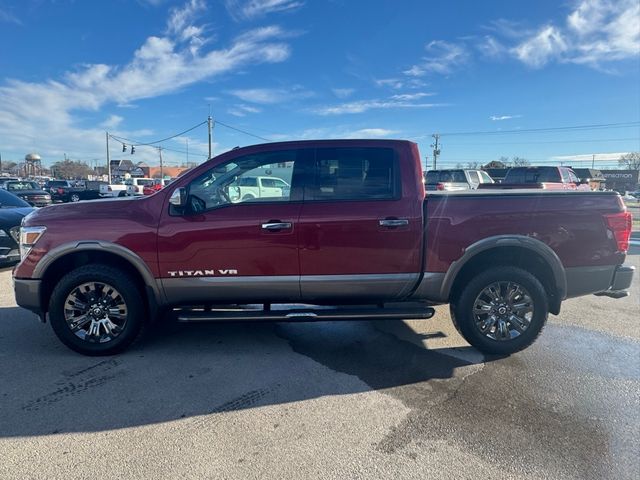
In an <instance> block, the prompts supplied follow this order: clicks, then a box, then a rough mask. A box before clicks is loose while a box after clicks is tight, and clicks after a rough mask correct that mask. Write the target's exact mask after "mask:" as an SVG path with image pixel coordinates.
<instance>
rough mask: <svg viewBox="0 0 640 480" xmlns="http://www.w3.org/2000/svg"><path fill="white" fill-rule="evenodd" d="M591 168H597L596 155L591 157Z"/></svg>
mask: <svg viewBox="0 0 640 480" xmlns="http://www.w3.org/2000/svg"><path fill="white" fill-rule="evenodd" d="M591 168H596V154H595V153H594V154H593V155H592V156H591Z"/></svg>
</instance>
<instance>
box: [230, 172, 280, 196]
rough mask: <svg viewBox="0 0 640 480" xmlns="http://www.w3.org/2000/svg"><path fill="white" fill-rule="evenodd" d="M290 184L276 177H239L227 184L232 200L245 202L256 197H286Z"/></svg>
mask: <svg viewBox="0 0 640 480" xmlns="http://www.w3.org/2000/svg"><path fill="white" fill-rule="evenodd" d="M290 191H291V185H289V184H288V183H287V182H285V181H284V180H282V179H281V178H278V177H241V178H239V179H238V180H237V181H236V182H234V183H233V184H231V185H230V186H229V197H230V198H231V201H232V202H241V201H242V202H247V201H251V200H253V199H256V198H265V197H266V198H274V197H288V196H289V194H290Z"/></svg>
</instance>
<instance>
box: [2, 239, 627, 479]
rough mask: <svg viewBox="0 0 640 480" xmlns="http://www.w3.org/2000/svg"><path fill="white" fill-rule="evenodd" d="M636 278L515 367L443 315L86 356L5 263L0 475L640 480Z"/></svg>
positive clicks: (558, 322)
mask: <svg viewBox="0 0 640 480" xmlns="http://www.w3.org/2000/svg"><path fill="white" fill-rule="evenodd" d="M634 250H635V251H633V252H632V253H633V255H631V256H630V258H629V263H632V264H635V265H636V266H638V265H639V263H640V262H639V261H638V260H639V258H640V257H639V256H638V253H640V248H639V247H634ZM639 286H640V283H639V282H638V276H637V275H636V278H635V279H634V285H633V290H632V295H631V296H630V297H627V298H625V299H622V300H613V299H609V298H603V297H595V296H590V297H583V298H579V299H574V300H570V301H567V302H565V303H564V304H563V311H562V313H561V315H560V316H559V317H554V316H551V317H550V321H549V323H548V325H547V327H546V329H545V331H544V332H543V334H542V336H541V337H540V339H539V340H538V341H537V342H536V343H535V344H534V345H533V346H532V347H531V348H529V349H527V350H526V351H524V352H521V353H519V354H516V355H513V356H511V357H509V358H489V357H485V356H483V355H481V354H479V353H478V352H477V351H475V350H473V349H472V348H470V347H468V346H466V344H465V342H464V340H462V339H461V338H460V337H459V336H458V334H457V333H456V332H455V330H454V329H453V327H452V325H451V323H450V319H449V316H448V311H447V308H445V307H439V308H438V312H437V315H436V316H435V317H434V318H433V319H431V320H428V321H406V322H375V323H374V322H343V323H304V324H291V323H289V324H281V323H280V324H255V323H253V324H235V325H234V324H223V325H194V326H184V327H182V326H177V325H166V326H164V327H163V328H162V329H160V330H159V331H156V332H153V333H152V334H151V335H149V336H148V337H147V338H146V339H144V340H143V341H142V342H140V343H138V344H137V345H136V346H135V347H134V348H132V349H131V350H129V351H127V352H126V353H124V354H122V355H118V356H114V357H103V358H89V357H83V356H81V355H78V354H75V353H73V352H71V351H69V350H67V349H66V348H65V347H64V346H63V345H62V344H61V343H60V342H58V340H57V339H56V338H55V337H54V335H53V333H52V331H51V329H50V327H49V326H48V325H41V324H39V323H38V321H37V319H36V317H35V316H34V315H32V314H30V313H28V312H27V311H25V310H21V309H19V308H17V307H16V305H15V301H14V298H13V292H12V286H11V274H10V270H9V269H4V270H0V321H1V322H2V330H1V333H0V458H1V459H2V461H1V462H0V478H2V479H25V478H48V479H57V478H60V479H62V478H65V479H68V478H92V479H93V478H101V479H102V478H105V479H109V478H113V479H116V478H117V479H121V478H134V477H135V478H154V479H157V478H243V479H244V478H296V479H300V478H340V479H345V478H416V479H418V478H420V479H424V478H431V479H434V478H443V479H444V478H474V479H477V478H549V479H563V478H593V479H596V478H597V479H600V478H612V479H613V478H615V479H622V478H638V476H639V474H640V455H639V454H640V450H639V447H638V439H639V438H640V382H639V380H640V343H639V340H640V327H639V320H638V319H639V318H640V306H639V298H640V291H639Z"/></svg>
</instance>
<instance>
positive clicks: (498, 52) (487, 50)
mask: <svg viewBox="0 0 640 480" xmlns="http://www.w3.org/2000/svg"><path fill="white" fill-rule="evenodd" d="M476 48H477V49H478V50H480V53H482V55H484V56H485V57H488V58H493V59H497V58H501V57H502V56H503V55H504V54H505V53H507V48H506V47H505V46H504V45H503V44H502V43H501V42H499V41H498V40H496V39H495V38H494V37H492V36H491V35H486V36H485V37H484V38H483V39H482V40H480V41H479V42H478V44H477V45H476Z"/></svg>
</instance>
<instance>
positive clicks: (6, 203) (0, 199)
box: [0, 190, 29, 208]
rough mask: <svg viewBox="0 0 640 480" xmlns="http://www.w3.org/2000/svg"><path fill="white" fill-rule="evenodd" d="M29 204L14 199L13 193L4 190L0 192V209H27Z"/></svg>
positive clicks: (19, 199) (16, 198)
mask: <svg viewBox="0 0 640 480" xmlns="http://www.w3.org/2000/svg"><path fill="white" fill-rule="evenodd" d="M28 206H29V204H28V203H27V202H25V201H24V200H22V199H21V198H18V197H16V196H15V195H14V194H13V193H9V192H7V191H6V190H0V208H18V207H28Z"/></svg>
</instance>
